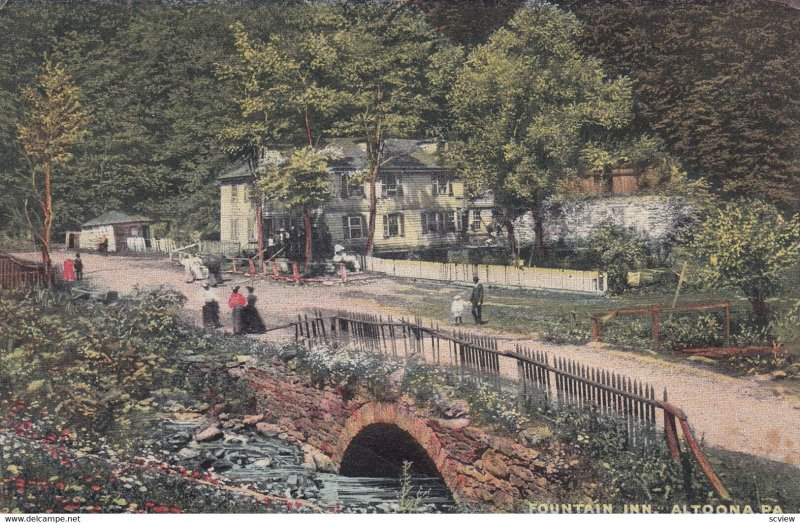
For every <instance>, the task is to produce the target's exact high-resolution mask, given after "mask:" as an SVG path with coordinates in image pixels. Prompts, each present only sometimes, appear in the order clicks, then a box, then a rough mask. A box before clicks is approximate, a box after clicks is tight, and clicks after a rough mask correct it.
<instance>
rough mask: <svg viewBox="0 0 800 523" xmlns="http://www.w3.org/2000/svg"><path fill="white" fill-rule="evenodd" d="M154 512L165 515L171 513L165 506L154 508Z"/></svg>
mask: <svg viewBox="0 0 800 523" xmlns="http://www.w3.org/2000/svg"><path fill="white" fill-rule="evenodd" d="M153 512H158V513H159V514H163V513H165V512H169V507H167V506H164V505H159V506H157V507H153Z"/></svg>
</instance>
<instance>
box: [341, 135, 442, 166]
mask: <svg viewBox="0 0 800 523" xmlns="http://www.w3.org/2000/svg"><path fill="white" fill-rule="evenodd" d="M327 145H330V146H333V147H335V148H338V149H340V150H341V151H342V158H340V159H338V160H336V161H334V162H331V167H332V168H334V169H336V168H338V169H362V168H364V167H367V166H368V165H369V159H368V158H367V147H366V144H365V143H364V142H361V141H359V140H356V139H354V138H334V139H331V140H329V141H328V142H327ZM391 156H395V158H394V159H392V160H391V161H390V162H389V163H387V164H386V165H384V166H383V168H384V169H387V168H388V169H391V168H402V169H414V168H417V169H441V168H442V167H443V161H442V158H441V144H440V143H438V142H436V141H433V140H413V139H389V140H386V142H385V144H384V152H383V157H384V158H389V157H391Z"/></svg>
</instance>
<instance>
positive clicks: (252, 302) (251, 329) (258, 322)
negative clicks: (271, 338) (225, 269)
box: [242, 287, 267, 334]
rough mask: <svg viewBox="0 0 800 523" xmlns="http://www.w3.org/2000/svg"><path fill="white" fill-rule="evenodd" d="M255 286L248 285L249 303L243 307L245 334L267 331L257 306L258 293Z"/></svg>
mask: <svg viewBox="0 0 800 523" xmlns="http://www.w3.org/2000/svg"><path fill="white" fill-rule="evenodd" d="M254 291H255V289H254V288H253V287H247V305H245V307H244V309H242V326H243V328H244V332H245V334H263V333H264V332H267V327H266V326H265V325H264V321H263V320H262V319H261V315H260V314H259V313H258V309H257V308H256V301H257V299H258V298H256V295H255V294H254V293H253V292H254Z"/></svg>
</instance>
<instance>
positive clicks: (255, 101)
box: [218, 6, 344, 263]
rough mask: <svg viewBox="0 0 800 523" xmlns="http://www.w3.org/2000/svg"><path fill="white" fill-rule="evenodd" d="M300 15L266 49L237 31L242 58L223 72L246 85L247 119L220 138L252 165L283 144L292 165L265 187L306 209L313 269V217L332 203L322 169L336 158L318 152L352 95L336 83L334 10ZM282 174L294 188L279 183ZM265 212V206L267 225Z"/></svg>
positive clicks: (310, 9) (306, 9)
mask: <svg viewBox="0 0 800 523" xmlns="http://www.w3.org/2000/svg"><path fill="white" fill-rule="evenodd" d="M297 9H301V10H302V11H301V12H300V13H297V14H299V15H301V16H298V17H297V18H296V19H295V22H293V23H291V24H288V25H287V30H286V31H284V32H283V33H280V34H273V35H271V36H270V39H269V41H267V42H266V43H261V42H258V41H255V40H253V39H251V38H250V36H249V35H248V33H247V31H246V30H245V28H244V26H243V25H242V24H241V23H237V24H234V25H233V27H232V30H233V33H234V39H235V42H236V49H237V55H236V57H235V59H234V60H233V61H231V62H229V63H226V64H221V65H220V66H219V68H218V70H219V74H220V77H221V78H223V79H233V80H234V81H236V82H237V84H238V85H239V89H240V91H239V92H240V95H239V97H238V98H237V103H238V104H239V107H240V109H241V116H242V119H241V120H240V121H239V122H237V123H236V124H234V125H231V126H229V127H227V128H225V129H224V130H223V132H222V133H221V135H220V136H221V138H222V139H223V140H224V141H225V142H226V143H227V144H228V149H229V150H230V151H231V152H245V153H246V154H249V156H250V157H251V158H253V156H254V155H255V153H256V152H257V151H259V150H264V149H266V148H267V147H268V146H271V145H273V144H275V143H279V144H285V145H286V146H288V147H289V149H290V151H291V152H290V153H289V160H288V161H287V163H286V164H285V165H280V166H279V168H272V167H269V166H267V171H266V172H267V174H266V175H265V176H266V178H265V179H264V180H266V181H264V180H262V183H259V187H260V188H262V191H263V192H264V194H265V195H268V196H269V197H270V198H272V199H276V200H278V201H283V202H284V203H286V204H287V205H288V206H289V207H290V208H292V209H302V211H303V214H304V221H305V241H306V245H305V258H306V263H308V262H310V260H311V244H312V238H311V236H312V230H311V211H312V210H313V209H314V208H316V206H317V205H320V204H321V203H322V202H324V201H325V200H326V199H327V188H325V187H326V186H325V183H327V182H323V180H322V179H321V178H319V177H320V176H321V174H320V171H319V170H317V167H319V166H320V165H325V166H327V163H326V158H327V157H328V154H327V151H315V150H314V149H315V148H316V146H317V145H318V143H319V140H320V139H321V138H322V137H323V136H326V135H329V129H330V125H331V118H332V116H333V115H334V114H335V113H336V111H337V110H338V109H339V108H340V107H341V106H342V105H343V98H344V93H343V91H339V90H337V88H336V87H335V82H333V81H332V80H331V75H332V74H333V70H334V68H335V67H336V66H337V65H338V62H337V52H336V47H335V46H334V44H333V31H332V30H330V24H331V23H332V22H331V20H332V19H331V18H330V17H329V15H331V12H330V8H329V7H327V6H302V7H298V8H297ZM333 21H336V19H335V18H333ZM281 173H283V175H285V176H286V177H287V181H286V182H281V181H280V180H278V178H280V176H281ZM325 176H326V177H327V173H325ZM323 188H324V189H325V190H322V189H323ZM278 189H279V191H278V192H273V191H277V190H278ZM293 191H294V194H292V192H293ZM260 213H261V208H260V207H259V219H260Z"/></svg>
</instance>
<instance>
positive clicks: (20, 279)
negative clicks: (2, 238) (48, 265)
mask: <svg viewBox="0 0 800 523" xmlns="http://www.w3.org/2000/svg"><path fill="white" fill-rule="evenodd" d="M46 282H47V279H46V276H45V271H44V267H43V266H42V265H41V264H36V263H32V262H27V261H22V260H19V259H17V258H15V257H13V256H11V255H8V254H6V253H3V252H0V289H21V288H25V287H39V286H43V285H45V284H46Z"/></svg>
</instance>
